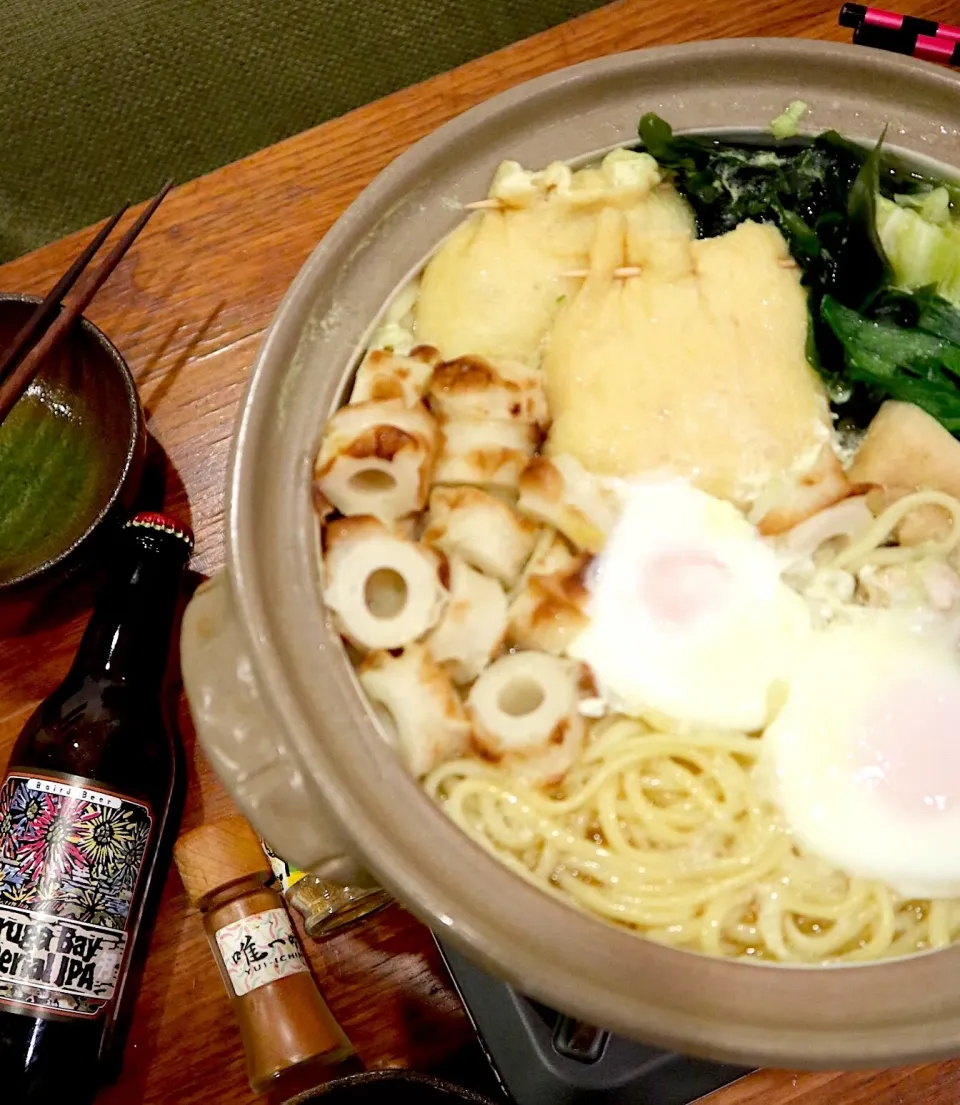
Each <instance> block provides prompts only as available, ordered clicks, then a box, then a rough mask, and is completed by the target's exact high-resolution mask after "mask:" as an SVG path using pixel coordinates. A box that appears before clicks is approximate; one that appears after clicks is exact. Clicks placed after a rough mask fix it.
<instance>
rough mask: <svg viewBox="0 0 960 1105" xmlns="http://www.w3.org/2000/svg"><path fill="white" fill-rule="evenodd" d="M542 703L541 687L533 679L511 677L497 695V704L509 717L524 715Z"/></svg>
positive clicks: (530, 712)
mask: <svg viewBox="0 0 960 1105" xmlns="http://www.w3.org/2000/svg"><path fill="white" fill-rule="evenodd" d="M542 703H543V688H542V687H541V686H540V684H539V683H537V682H536V681H535V680H533V679H529V678H520V679H511V680H510V682H509V683H507V684H506V685H505V686H504V687H503V688H502V689H501V691H500V694H499V695H498V696H497V705H498V706H499V707H500V709H501V710H502V711H503V712H504V713H505V714H509V715H510V717H526V715H527V714H532V713H533V711H534V710H536V709H537V708H538V707H539V706H540V705H541V704H542Z"/></svg>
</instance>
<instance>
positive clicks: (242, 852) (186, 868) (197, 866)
mask: <svg viewBox="0 0 960 1105" xmlns="http://www.w3.org/2000/svg"><path fill="white" fill-rule="evenodd" d="M173 858H174V860H175V862H176V864H177V870H178V871H179V872H180V878H181V879H182V880H183V885H184V887H185V888H186V891H187V896H188V897H189V898H190V901H191V902H192V903H193V905H195V906H200V907H202V906H203V905H204V903H205V901H206V899H207V898H209V897H210V895H211V894H214V893H216V892H217V891H218V890H222V889H223V888H224V887H226V886H230V885H231V884H232V883H237V882H241V881H242V880H244V879H249V878H251V877H256V878H258V879H260V880H261V881H262V882H263V883H268V882H270V881H271V880H272V879H273V871H272V870H271V869H270V862H269V860H268V859H267V857H266V855H265V854H264V851H263V849H262V848H261V847H260V841H259V840H258V839H257V835H256V833H255V832H254V831H253V829H251V828H250V826H249V825H248V824H247V822H246V821H244V819H243V818H242V817H228V818H226V819H225V820H223V821H215V822H213V824H211V825H201V826H200V828H199V829H193V830H192V831H191V832H189V833H184V835H183V836H182V837H180V839H179V840H178V841H177V843H176V844H175V845H174V849H173Z"/></svg>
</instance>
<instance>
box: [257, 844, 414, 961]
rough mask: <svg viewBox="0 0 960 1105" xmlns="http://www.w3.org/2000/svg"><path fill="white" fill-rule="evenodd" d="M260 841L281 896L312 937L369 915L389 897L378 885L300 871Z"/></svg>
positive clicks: (326, 934) (328, 932)
mask: <svg viewBox="0 0 960 1105" xmlns="http://www.w3.org/2000/svg"><path fill="white" fill-rule="evenodd" d="M260 843H261V844H262V845H263V850H264V852H266V854H267V859H269V860H270V866H271V867H272V868H273V873H274V874H275V875H276V876H277V881H278V882H279V883H280V888H281V890H282V891H283V896H284V898H286V900H287V901H288V902H289V903H290V905H292V906H293V907H294V909H296V911H297V912H298V913H299V914H300V916H301V917H303V927H304V928H305V929H306V930H307V935H308V936H312V937H313V939H314V940H319V939H320V938H321V937H322V936H329V935H330V934H331V933H333V932H337V931H338V930H339V929H342V928H346V927H347V926H348V925H352V924H354V923H355V922H357V921H360V920H363V919H364V918H366V917H369V916H371V914H373V913H376V912H377V911H378V910H380V909H383V907H384V906H386V905H389V904H390V902H391V901H392V900H393V899H392V898H391V897H390V895H389V894H388V893H387V892H386V890H383V889H382V888H381V887H379V886H342V885H340V884H335V883H331V882H327V881H326V879H322V878H321V877H320V876H319V875H314V874H311V873H310V872H308V871H300V870H298V869H297V868H296V867H293V866H291V864H289V863H287V861H286V860H285V859H284V858H283V857H282V856H279V855H277V853H276V852H275V851H274V850H273V849H272V848H271V847H270V845H269V844H268V843H267V842H266V841H265V840H262V841H261V842H260Z"/></svg>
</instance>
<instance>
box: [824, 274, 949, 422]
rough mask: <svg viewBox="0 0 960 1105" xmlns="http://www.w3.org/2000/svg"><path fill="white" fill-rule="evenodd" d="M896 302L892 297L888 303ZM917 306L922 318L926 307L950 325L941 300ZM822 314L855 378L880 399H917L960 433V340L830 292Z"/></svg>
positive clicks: (935, 319) (931, 317) (931, 316)
mask: <svg viewBox="0 0 960 1105" xmlns="http://www.w3.org/2000/svg"><path fill="white" fill-rule="evenodd" d="M904 298H906V297H904ZM892 306H893V302H892V300H890V299H888V300H887V301H886V302H885V304H884V307H885V308H890V307H892ZM945 306H946V307H947V308H948V309H950V310H953V309H952V308H951V307H950V305H949V304H946V305H945ZM902 307H903V304H902V303H901V304H900V308H901V309H902ZM914 307H915V309H916V310H917V313H918V318H920V317H923V316H922V312H923V310H924V309H926V310H927V315H926V319H927V322H928V323H930V324H932V325H936V326H943V325H944V320H945V318H946V315H945V313H944V312H943V311H942V310H941V309H940V307H939V305H937V304H932V305H930V304H928V305H927V306H926V308H924V306H923V305H922V304H921V305H917V304H914ZM820 314H821V318H822V319H823V321H824V322H825V323H826V325H827V326H829V327H830V329H831V331H832V332H833V334H834V335H835V336H836V338H837V340H838V341H839V343H840V344H841V346H842V348H843V353H844V360H845V365H846V370H847V374H848V376H849V378H850V379H851V380H853V381H856V382H858V383H861V384H864V385H866V386H867V387H868V388H869V389H870V391H871V393H872V395H873V396H874V398H876V399H878V400H881V399H885V398H891V399H901V400H904V401H906V402H909V403H915V404H916V405H917V406H918V407H921V408H922V409H923V410H925V411H927V412H928V413H929V414H932V415H933V417H934V418H936V419H937V420H938V421H939V422H940V423H942V425H944V426H945V427H946V428H947V429H948V430H950V431H951V433H957V432H960V343H957V342H955V341H951V340H950V339H949V338H947V337H944V336H943V335H939V334H936V333H931V332H928V331H927V330H925V329H922V328H921V327H920V326H915V327H913V328H911V329H906V328H903V327H902V326H899V325H897V323H896V322H894V321H890V316H889V314H884V315H883V317H881V318H880V319H874V318H867V317H866V316H864V315H862V314H860V313H859V312H857V311H853V310H851V309H850V308H848V307H844V306H843V304H841V303H839V302H837V301H836V300H835V299H833V298H832V297H831V296H825V297H824V299H823V302H822V304H821V307H820ZM954 314H956V312H954ZM958 324H960V319H957V318H954V319H952V320H948V321H947V323H946V325H945V326H944V328H945V329H951V328H952V327H953V326H954V325H958Z"/></svg>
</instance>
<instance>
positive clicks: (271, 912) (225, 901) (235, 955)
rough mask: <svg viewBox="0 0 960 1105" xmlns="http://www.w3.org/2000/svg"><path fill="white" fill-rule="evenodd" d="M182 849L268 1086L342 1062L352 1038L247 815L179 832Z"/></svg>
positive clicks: (255, 1067)
mask: <svg viewBox="0 0 960 1105" xmlns="http://www.w3.org/2000/svg"><path fill="white" fill-rule="evenodd" d="M174 858H175V860H176V864H177V868H178V869H179V871H180V877H181V878H182V879H183V884H184V886H185V887H186V890H187V894H188V896H189V898H190V901H191V902H192V903H193V904H194V905H195V906H197V908H198V909H199V910H200V911H201V913H202V914H203V923H204V927H205V928H206V931H207V938H208V939H209V941H210V948H211V950H212V951H213V954H214V958H215V959H216V961H217V965H218V966H219V968H220V974H221V976H222V978H223V983H224V986H225V987H226V989H227V993H228V994H229V996H230V1001H231V1004H232V1006H233V1011H234V1014H235V1015H236V1018H237V1021H238V1022H239V1025H240V1035H241V1038H242V1040H243V1048H244V1051H245V1053H246V1057H247V1073H248V1075H249V1077H250V1085H251V1086H252V1088H253V1089H254V1090H255V1091H256V1092H258V1093H260V1092H263V1091H265V1090H267V1089H268V1088H270V1087H271V1086H273V1085H274V1084H275V1083H276V1082H277V1081H279V1080H282V1081H284V1082H285V1081H286V1080H287V1077H288V1076H294V1077H296V1076H300V1075H303V1074H304V1073H306V1071H305V1070H304V1069H303V1068H305V1067H312V1066H313V1065H314V1064H318V1065H320V1066H326V1067H329V1066H335V1065H339V1064H341V1063H343V1062H344V1061H345V1060H348V1059H351V1058H352V1057H353V1055H354V1052H353V1048H352V1047H351V1045H350V1042H349V1041H348V1040H347V1038H346V1036H345V1035H344V1033H343V1030H342V1029H341V1028H340V1026H339V1025H338V1024H337V1022H336V1021H335V1020H334V1018H333V1014H332V1013H331V1012H330V1010H329V1009H328V1008H327V1006H326V1004H325V1003H324V1000H323V998H322V997H321V996H320V991H319V990H318V989H317V984H316V982H315V981H314V978H313V975H312V974H311V973H310V967H309V965H308V963H307V960H306V957H305V956H304V954H303V950H302V948H301V947H300V943H299V941H298V939H297V935H296V932H295V931H294V928H293V924H292V922H291V920H290V917H289V914H288V913H287V911H286V907H285V905H284V901H283V898H282V897H281V895H280V894H279V893H278V892H277V891H276V890H275V889H273V888H272V887H271V886H270V885H269V884H270V883H271V882H272V880H273V872H272V870H271V869H270V864H269V862H268V860H267V857H266V856H265V855H264V853H263V851H262V849H261V847H260V842H259V840H258V839H257V837H256V835H255V834H254V832H253V830H252V829H251V828H250V826H249V825H248V824H247V822H246V821H244V820H243V818H241V817H233V818H229V819H227V820H224V821H219V822H215V823H214V824H211V825H204V826H202V827H201V828H199V829H194V830H193V831H192V832H189V833H186V834H185V835H184V836H182V837H181V838H180V840H179V841H178V842H177V844H176V847H175V849H174Z"/></svg>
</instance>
